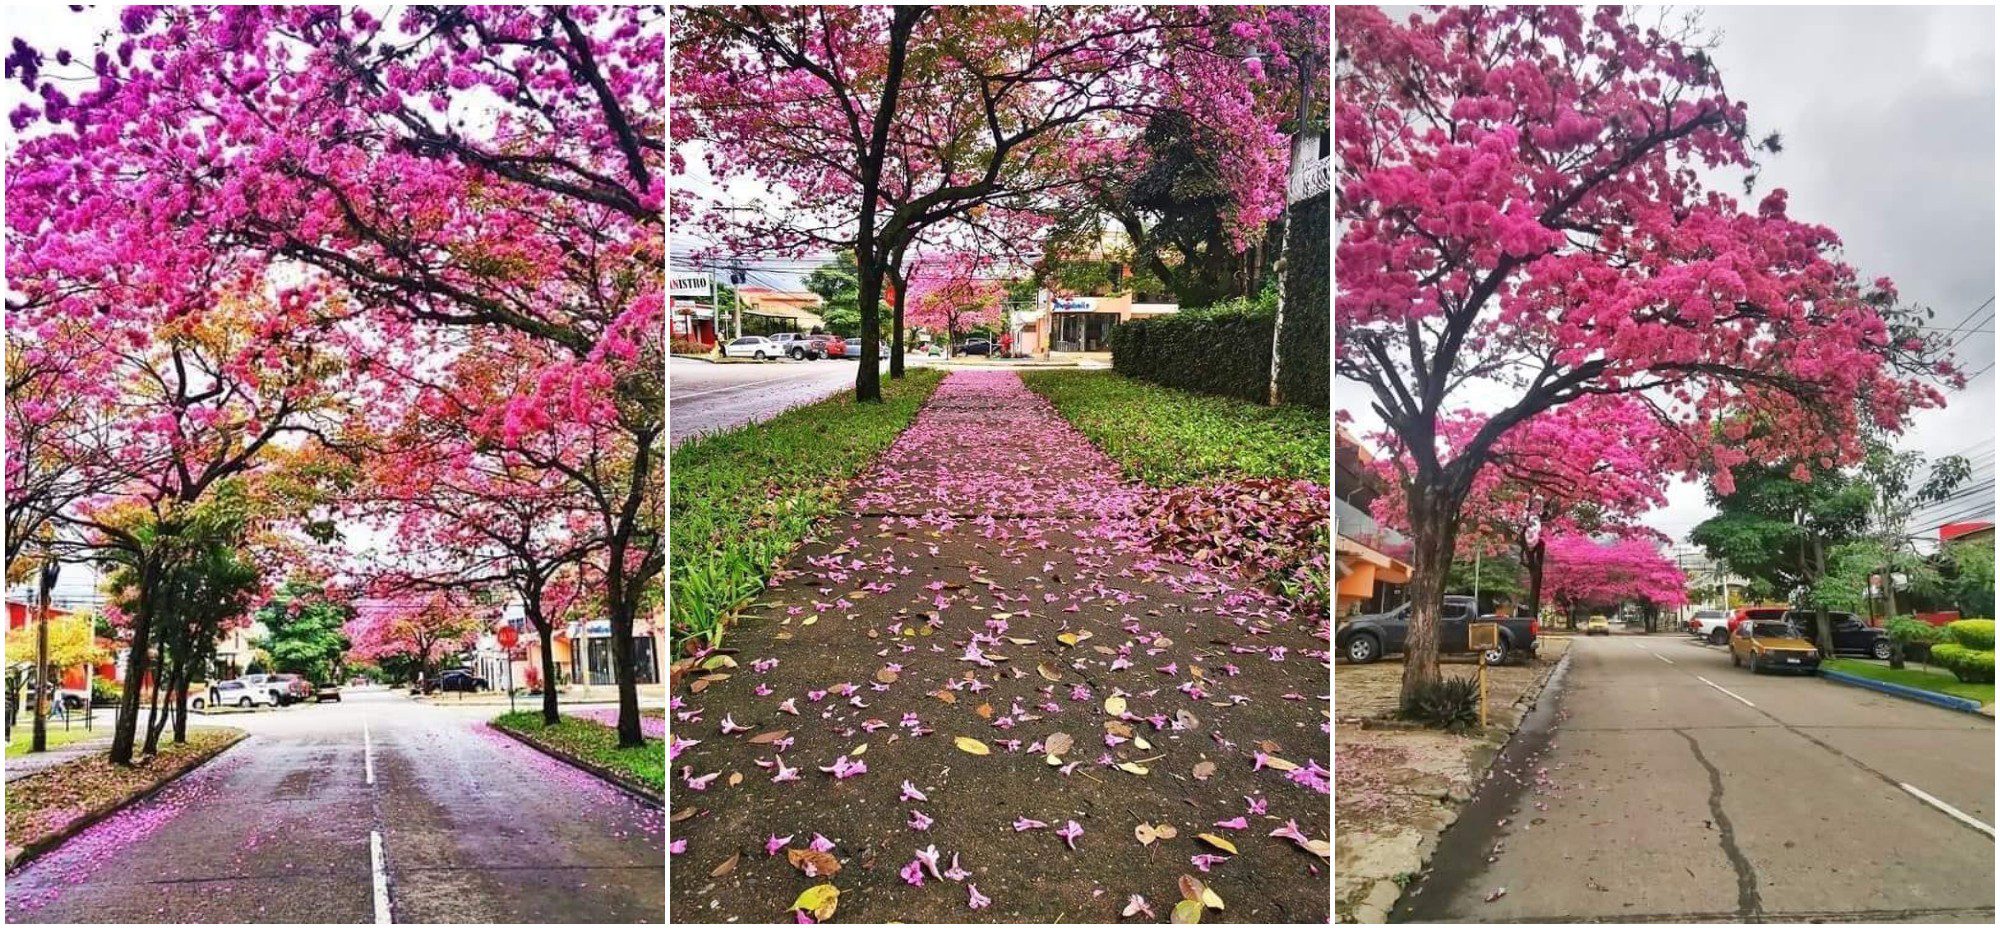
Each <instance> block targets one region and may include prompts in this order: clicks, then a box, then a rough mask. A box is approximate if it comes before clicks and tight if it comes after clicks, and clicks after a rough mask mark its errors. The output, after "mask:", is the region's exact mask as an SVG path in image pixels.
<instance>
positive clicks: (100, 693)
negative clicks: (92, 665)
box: [90, 677, 125, 706]
mask: <svg viewBox="0 0 2000 929" xmlns="http://www.w3.org/2000/svg"><path fill="white" fill-rule="evenodd" d="M123 696H125V690H124V688H122V687H119V686H118V684H117V682H116V681H109V680H105V679H104V678H101V677H93V678H91V679H90V705H91V706H109V705H111V704H113V703H117V702H118V700H119V698H121V697H123Z"/></svg>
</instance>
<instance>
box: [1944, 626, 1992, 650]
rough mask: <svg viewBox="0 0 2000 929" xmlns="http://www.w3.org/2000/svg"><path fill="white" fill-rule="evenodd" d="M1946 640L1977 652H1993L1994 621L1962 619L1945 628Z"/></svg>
mask: <svg viewBox="0 0 2000 929" xmlns="http://www.w3.org/2000/svg"><path fill="white" fill-rule="evenodd" d="M1944 640H1945V641H1947V642H1951V643H1954V644H1957V645H1963V646H1965V647H1966V648H1969V649H1972V650H1973V651H1976V652H1990V651H1992V650H1993V620H1990V619H1961V620H1959V621H1957V622H1955V623H1948V624H1946V625H1945V627H1944Z"/></svg>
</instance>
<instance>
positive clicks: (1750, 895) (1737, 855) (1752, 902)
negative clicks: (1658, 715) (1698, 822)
mask: <svg viewBox="0 0 2000 929" xmlns="http://www.w3.org/2000/svg"><path fill="white" fill-rule="evenodd" d="M1674 732H1675V734H1677V735H1679V736H1680V737H1681V738H1683V739H1686V740H1687V744H1688V749H1689V750H1690V751H1692V752H1694V760H1695V761H1698V762H1700V763H1701V766H1702V768H1704V769H1705V770H1707V771H1708V815H1710V816H1712V817H1714V818H1715V827H1716V828H1717V829H1719V830H1721V832H1722V853H1723V854H1724V855H1727V856H1728V857H1729V866H1730V867H1732V868H1735V869H1736V914H1735V915H1736V916H1737V917H1739V918H1745V917H1750V916H1755V915H1758V914H1759V913H1760V912H1762V910H1763V908H1764V902H1763V900H1761V899H1759V898H1758V895H1757V869H1756V868H1753V867H1751V866H1750V859H1749V857H1748V856H1746V855H1744V854H1743V849H1742V848H1740V847H1738V846H1737V844H1736V827H1735V826H1733V825H1731V824H1730V822H1729V814H1727V813H1724V812H1723V811H1722V769H1720V768H1717V767H1716V766H1715V764H1714V763H1713V762H1710V761H1709V760H1708V756H1707V755H1704V754H1702V751H1701V743H1700V742H1697V741H1695V737H1694V736H1692V735H1689V734H1688V732H1687V730H1685V729H1676V730H1674Z"/></svg>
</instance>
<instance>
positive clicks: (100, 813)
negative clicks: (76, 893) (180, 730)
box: [7, 729, 250, 874]
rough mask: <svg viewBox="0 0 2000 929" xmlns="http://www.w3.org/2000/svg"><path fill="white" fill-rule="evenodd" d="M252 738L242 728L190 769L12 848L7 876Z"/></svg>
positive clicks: (175, 773) (40, 773) (34, 774)
mask: <svg viewBox="0 0 2000 929" xmlns="http://www.w3.org/2000/svg"><path fill="white" fill-rule="evenodd" d="M249 737H250V733H248V732H244V731H243V730H241V729H238V730H236V735H235V737H234V738H231V739H230V740H229V741H227V742H224V743H222V745H221V746H219V747H218V748H216V749H215V750H214V751H212V752H209V753H208V754H207V755H205V756H203V757H201V758H199V759H196V760H195V761H194V762H192V763H190V764H188V765H187V766H186V767H184V768H182V769H180V770H179V771H176V772H174V773H173V774H171V775H169V776H168V777H166V778H165V779H163V780H161V781H159V782H157V783H155V784H153V785H152V786H149V787H145V788H141V789H140V790H138V791H135V792H133V793H132V794H131V795H130V796H127V797H125V798H124V799H122V800H119V801H118V802H116V803H113V804H111V805H110V806H107V807H104V808H102V809H100V810H97V811H96V812H93V813H86V814H84V815H83V816H79V817H77V818H76V819H74V820H71V821H70V822H69V823H68V824H67V825H65V826H63V828H62V830H61V831H59V832H55V833H52V834H50V835H48V836H45V837H43V838H41V839H38V840H36V841H34V842H30V843H28V844H27V845H22V846H18V847H9V848H8V849H7V873H8V874H12V873H14V871H15V870H16V869H18V868H20V867H21V866H22V865H24V864H27V863H28V862H30V861H33V860H35V859H36V858H40V857H41V856H42V855H45V854H47V853H49V852H51V851H54V850H55V849H56V848H57V847H58V846H60V845H62V844H63V843H64V842H67V841H69V840H70V839H73V838H75V837H76V836H77V834H78V833H80V832H82V831H84V830H85V829H89V828H90V827H92V826H95V825H97V824H98V823H100V822H103V821H104V820H106V819H109V818H111V817H112V816H113V815H115V814H117V813H118V812H119V811H121V810H123V809H125V808H126V807H129V806H131V805H132V804H134V803H138V802H139V801H141V800H145V799H147V798H148V797H151V796H153V795H154V794H157V793H159V792H160V791H162V790H165V789H167V787H168V786H169V785H171V784H173V783H174V782H175V781H178V780H180V779H181V778H184V777H186V776H188V775H190V774H193V773H194V772H196V771H198V770H200V769H201V768H202V767H203V766H205V765H207V764H208V763H209V762H211V761H214V760H215V759H217V758H219V757H221V756H222V753H223V752H226V751H228V750H230V749H232V748H235V747H236V746H237V745H238V744H239V743H241V742H242V741H243V740H244V739H247V738H249ZM61 767H62V766H61V765H57V766H55V767H53V768H47V769H44V770H41V771H37V772H35V773H33V774H30V775H27V776H26V777H22V778H20V779H19V780H17V781H15V782H14V783H15V784H19V783H20V782H21V781H26V780H31V779H33V778H37V777H41V776H43V775H45V774H47V773H49V772H50V771H55V770H58V769H60V768H61Z"/></svg>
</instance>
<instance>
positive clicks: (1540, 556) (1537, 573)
mask: <svg viewBox="0 0 2000 929" xmlns="http://www.w3.org/2000/svg"><path fill="white" fill-rule="evenodd" d="M1548 560H1549V543H1548V541H1547V540H1542V539H1538V540H1536V542H1535V544H1533V545H1523V546H1522V547H1521V566H1522V567H1524V568H1527V569H1528V615H1529V616H1531V617H1540V616H1541V615H1542V569H1543V567H1545V566H1546V565H1547V564H1548Z"/></svg>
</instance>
